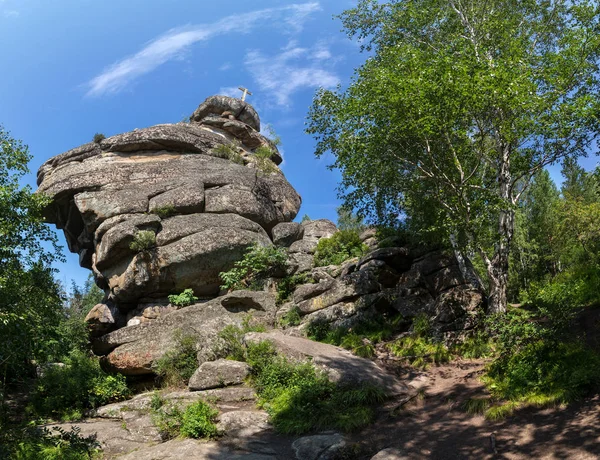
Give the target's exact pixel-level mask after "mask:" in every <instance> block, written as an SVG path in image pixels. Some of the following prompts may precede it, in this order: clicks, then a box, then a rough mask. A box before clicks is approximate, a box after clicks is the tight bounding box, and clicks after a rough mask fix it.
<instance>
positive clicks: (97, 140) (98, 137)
mask: <svg viewBox="0 0 600 460" xmlns="http://www.w3.org/2000/svg"><path fill="white" fill-rule="evenodd" d="M104 139H106V136H105V135H104V134H102V133H96V134H94V139H93V142H94V143H95V144H99V143H100V142H102V141H103V140H104Z"/></svg>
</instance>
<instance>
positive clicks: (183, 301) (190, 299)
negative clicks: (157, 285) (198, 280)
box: [168, 289, 198, 307]
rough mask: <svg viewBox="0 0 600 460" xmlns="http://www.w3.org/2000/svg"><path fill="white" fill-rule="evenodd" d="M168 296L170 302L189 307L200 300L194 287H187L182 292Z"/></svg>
mask: <svg viewBox="0 0 600 460" xmlns="http://www.w3.org/2000/svg"><path fill="white" fill-rule="evenodd" d="M168 298H169V302H171V303H172V304H173V305H175V306H177V307H187V306H189V305H192V304H193V303H195V302H197V301H198V297H196V296H195V295H194V291H193V289H185V290H184V291H183V292H182V293H181V294H172V295H170V296H168Z"/></svg>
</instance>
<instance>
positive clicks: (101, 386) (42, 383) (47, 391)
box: [31, 351, 130, 418]
mask: <svg viewBox="0 0 600 460" xmlns="http://www.w3.org/2000/svg"><path fill="white" fill-rule="evenodd" d="M129 394H130V392H129V389H128V388H127V383H126V381H125V377H124V376H122V375H108V374H106V373H105V372H104V371H103V370H102V369H101V368H100V363H99V361H98V359H97V358H95V357H92V356H89V355H88V354H86V353H84V352H81V351H73V352H72V353H71V355H70V356H68V358H67V359H66V360H65V365H64V366H50V367H47V368H46V369H44V372H43V375H42V377H40V378H39V379H38V380H37V381H36V383H35V388H34V390H33V393H32V395H31V403H32V407H31V408H32V410H33V412H34V413H35V414H37V415H40V416H45V417H59V418H61V417H65V418H70V416H73V415H74V414H75V415H76V414H81V413H82V412H84V411H85V410H87V409H91V408H94V407H98V406H102V405H104V404H108V403H111V402H115V401H120V400H123V399H126V398H127V397H128V396H129Z"/></svg>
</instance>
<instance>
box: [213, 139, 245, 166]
mask: <svg viewBox="0 0 600 460" xmlns="http://www.w3.org/2000/svg"><path fill="white" fill-rule="evenodd" d="M240 148H241V145H240V142H239V141H234V142H232V143H231V144H230V145H225V144H220V145H217V146H216V147H215V148H214V149H212V150H211V153H212V155H213V156H215V157H217V158H224V159H226V160H230V161H233V162H234V163H237V164H240V165H243V164H244V158H243V157H242V156H241V155H240V154H239V153H238V150H239V149H240Z"/></svg>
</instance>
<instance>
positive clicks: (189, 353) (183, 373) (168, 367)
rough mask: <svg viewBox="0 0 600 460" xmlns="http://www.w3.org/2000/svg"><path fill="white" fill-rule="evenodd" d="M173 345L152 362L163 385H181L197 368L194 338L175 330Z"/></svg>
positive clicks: (185, 382) (196, 351) (186, 381)
mask: <svg viewBox="0 0 600 460" xmlns="http://www.w3.org/2000/svg"><path fill="white" fill-rule="evenodd" d="M174 339H175V346H174V347H173V348H172V349H170V350H169V351H167V352H166V353H165V354H164V355H163V356H161V357H160V358H159V359H157V360H156V361H155V363H154V367H153V370H154V372H155V373H156V375H158V376H159V378H160V380H161V382H162V384H163V386H166V387H183V386H185V385H187V383H188V381H189V380H190V377H191V376H192V375H193V374H194V372H195V371H196V369H197V368H198V358H197V355H198V350H197V349H196V338H195V337H194V336H192V335H184V334H182V332H181V331H180V330H177V331H176V332H175V337H174Z"/></svg>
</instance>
